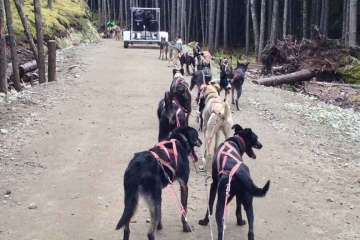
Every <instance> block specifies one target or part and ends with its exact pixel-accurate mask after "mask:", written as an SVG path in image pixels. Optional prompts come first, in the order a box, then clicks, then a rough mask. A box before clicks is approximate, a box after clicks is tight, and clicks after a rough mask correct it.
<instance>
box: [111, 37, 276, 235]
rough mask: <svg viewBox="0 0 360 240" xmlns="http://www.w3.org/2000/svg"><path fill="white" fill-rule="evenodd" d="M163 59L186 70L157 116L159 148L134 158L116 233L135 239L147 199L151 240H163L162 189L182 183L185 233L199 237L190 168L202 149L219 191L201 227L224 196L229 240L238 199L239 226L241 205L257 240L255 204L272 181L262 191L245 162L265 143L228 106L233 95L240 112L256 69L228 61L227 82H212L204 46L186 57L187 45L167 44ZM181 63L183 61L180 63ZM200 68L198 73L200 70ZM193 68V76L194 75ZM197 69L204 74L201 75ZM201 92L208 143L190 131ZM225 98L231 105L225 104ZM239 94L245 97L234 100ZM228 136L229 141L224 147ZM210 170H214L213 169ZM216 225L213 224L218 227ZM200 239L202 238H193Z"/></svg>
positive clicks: (223, 66) (177, 75)
mask: <svg viewBox="0 0 360 240" xmlns="http://www.w3.org/2000/svg"><path fill="white" fill-rule="evenodd" d="M162 40H163V41H162V43H161V46H160V56H159V58H160V57H162V58H163V59H164V58H165V57H166V58H167V55H168V52H170V61H172V62H173V67H176V64H177V59H178V58H179V60H180V64H181V69H180V70H177V69H173V80H172V82H171V85H170V89H169V91H166V92H165V94H164V98H163V99H162V100H161V101H160V102H159V105H158V109H157V116H158V119H159V133H158V143H157V144H156V145H155V146H154V147H152V148H151V149H149V150H147V151H142V152H138V153H135V154H134V157H133V158H132V159H131V161H130V163H129V165H128V167H127V169H126V170H125V174H124V204H125V205H124V211H123V214H122V216H121V218H120V220H119V222H118V224H117V226H116V230H119V229H120V228H122V227H124V236H123V239H124V240H128V239H129V237H130V221H131V218H132V217H133V215H134V214H135V211H136V208H137V205H138V201H139V196H142V197H143V198H144V199H145V201H146V202H147V204H148V205H149V209H150V217H151V221H150V228H149V231H148V233H147V237H148V239H149V240H153V239H156V231H157V230H160V229H162V228H163V224H162V221H161V216H162V213H161V211H162V208H161V201H162V200H161V199H162V197H161V196H162V189H163V188H165V187H166V186H168V185H170V187H173V186H172V184H173V182H174V181H178V182H179V184H180V191H181V197H180V199H181V208H180V209H182V211H181V212H182V216H181V221H182V226H183V231H184V232H192V233H193V234H194V232H193V229H192V227H191V226H190V225H189V223H188V220H187V215H186V214H187V206H188V181H189V177H190V166H189V165H190V161H189V159H188V157H189V156H191V158H192V161H194V162H197V161H198V157H197V155H196V153H195V149H194V148H195V147H201V146H202V149H203V150H202V151H201V153H202V160H203V166H201V168H202V170H203V171H204V173H205V174H206V173H207V171H208V170H209V172H210V171H211V176H212V184H211V187H210V194H209V197H208V199H209V201H208V203H204V204H205V205H206V206H207V209H208V210H207V212H206V214H205V217H204V219H202V220H200V221H199V224H200V225H204V226H206V225H208V224H209V221H210V219H211V216H212V211H213V205H214V201H215V197H216V195H217V204H216V211H215V219H216V223H217V226H218V238H217V239H219V240H222V239H224V232H225V219H224V218H225V214H224V213H225V212H226V207H227V205H228V204H229V203H230V201H231V200H232V199H233V198H234V197H235V199H236V219H237V224H238V225H240V226H243V225H245V224H246V222H245V220H244V219H243V218H242V214H241V205H243V208H244V210H245V212H246V216H247V220H248V225H249V231H248V239H249V240H252V239H254V229H253V227H254V226H253V224H254V213H253V206H252V201H253V197H263V196H265V195H266V193H267V191H268V190H269V187H270V181H268V182H267V183H266V184H265V186H264V187H263V188H259V187H257V186H256V185H255V183H254V182H253V181H252V179H251V177H250V171H249V168H248V167H247V166H246V165H245V164H244V162H243V154H244V153H246V154H247V155H248V156H249V157H250V158H253V159H255V158H256V155H255V153H254V151H253V149H254V148H255V149H261V148H262V144H261V143H260V142H259V140H258V136H257V135H256V134H255V133H254V132H253V131H252V130H251V129H250V128H243V127H241V126H240V125H239V124H234V123H233V119H232V115H231V109H230V104H229V103H228V102H227V101H226V97H227V95H228V94H229V93H230V90H231V91H232V103H233V104H236V108H237V109H238V110H239V98H240V96H241V92H242V85H243V83H244V79H245V72H246V70H247V67H248V64H241V63H239V62H237V65H236V67H235V68H233V66H232V59H231V58H230V59H225V60H220V62H219V66H220V79H212V72H211V65H212V62H211V61H212V59H211V55H210V53H209V52H206V51H201V44H199V43H196V44H195V46H194V47H193V54H192V55H191V54H188V53H183V49H182V41H181V38H178V39H177V40H174V41H173V42H172V43H171V44H168V43H167V42H165V39H162ZM178 56H179V57H178ZM195 60H196V61H197V65H196V64H195ZM183 65H186V66H185V69H186V72H187V74H188V75H191V81H190V84H188V83H187V82H186V80H185V79H184V69H183ZM189 67H191V68H192V73H190V72H189ZM195 68H196V70H195ZM195 85H196V86H197V88H198V92H197V98H196V103H197V105H198V108H199V111H198V114H199V115H198V119H197V122H200V128H199V130H200V131H203V133H204V137H203V140H200V137H199V134H198V131H197V130H196V129H194V128H192V127H190V126H189V117H190V115H191V110H192V108H191V103H192V98H191V91H192V89H193V88H194V86H195ZM222 90H225V98H221V97H220V93H221V91H222ZM234 91H236V93H237V97H236V99H234ZM221 134H223V135H224V136H225V139H226V140H225V141H224V142H222V143H220V137H221ZM209 165H210V166H209ZM210 224H211V222H210ZM193 236H194V235H193Z"/></svg>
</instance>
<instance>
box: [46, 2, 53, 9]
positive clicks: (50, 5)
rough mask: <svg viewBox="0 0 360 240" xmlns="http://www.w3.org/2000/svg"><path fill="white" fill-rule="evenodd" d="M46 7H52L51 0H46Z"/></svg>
mask: <svg viewBox="0 0 360 240" xmlns="http://www.w3.org/2000/svg"><path fill="white" fill-rule="evenodd" d="M46 7H47V8H49V9H52V0H47V6H46Z"/></svg>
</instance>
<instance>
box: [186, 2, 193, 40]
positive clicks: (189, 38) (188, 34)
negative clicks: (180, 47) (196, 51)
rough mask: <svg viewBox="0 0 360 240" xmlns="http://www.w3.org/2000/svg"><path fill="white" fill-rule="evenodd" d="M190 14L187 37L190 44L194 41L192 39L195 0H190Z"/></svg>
mask: <svg viewBox="0 0 360 240" xmlns="http://www.w3.org/2000/svg"><path fill="white" fill-rule="evenodd" d="M188 12H189V18H188V19H189V20H188V23H187V29H186V30H187V37H188V42H190V41H191V40H192V38H191V23H192V22H193V0H189V8H188Z"/></svg>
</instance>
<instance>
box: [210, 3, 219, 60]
mask: <svg viewBox="0 0 360 240" xmlns="http://www.w3.org/2000/svg"><path fill="white" fill-rule="evenodd" d="M218 1H219V0H218ZM209 9H210V12H209V14H210V18H209V23H208V24H209V52H210V53H211V54H214V53H215V11H216V8H215V0H210V2H209Z"/></svg>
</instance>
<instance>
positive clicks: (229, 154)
mask: <svg viewBox="0 0 360 240" xmlns="http://www.w3.org/2000/svg"><path fill="white" fill-rule="evenodd" d="M236 137H238V138H239V139H240V141H241V142H242V144H243V146H244V149H245V141H244V139H242V137H240V136H236ZM225 148H227V149H226V150H225ZM242 154H244V151H243V152H242V153H241V155H242ZM241 155H239V153H238V151H237V150H236V149H235V148H234V147H233V146H232V145H231V144H230V142H225V143H224V145H223V146H222V147H221V149H220V151H219V152H218V154H217V156H216V162H217V169H218V173H219V175H220V174H227V175H229V176H230V177H232V176H233V175H234V174H235V172H236V171H237V170H238V169H239V167H240V165H241V163H242V160H241ZM221 156H224V159H223V162H222V165H221V168H220V158H221ZM228 157H231V158H232V159H233V160H234V161H235V162H236V165H235V166H234V167H232V169H231V170H230V171H229V170H224V167H225V164H226V161H227V160H228Z"/></svg>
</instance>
